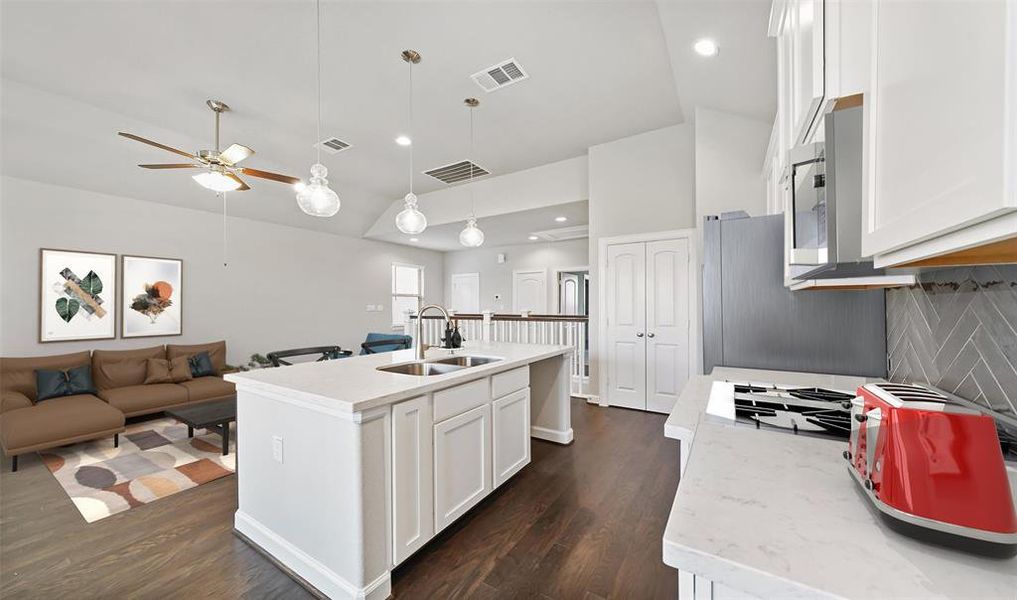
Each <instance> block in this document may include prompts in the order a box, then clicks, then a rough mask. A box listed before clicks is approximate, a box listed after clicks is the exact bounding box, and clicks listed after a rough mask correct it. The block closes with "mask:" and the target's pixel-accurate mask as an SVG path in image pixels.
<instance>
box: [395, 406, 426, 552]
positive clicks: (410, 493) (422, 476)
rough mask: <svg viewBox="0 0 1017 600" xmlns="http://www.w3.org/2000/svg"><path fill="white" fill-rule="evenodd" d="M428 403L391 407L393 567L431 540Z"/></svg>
mask: <svg viewBox="0 0 1017 600" xmlns="http://www.w3.org/2000/svg"><path fill="white" fill-rule="evenodd" d="M431 412H432V411H431V403H430V400H429V399H428V397H427V396H420V397H419V398H413V399H412V400H407V401H405V402H400V403H399V404H396V405H394V406H393V407H392V513H393V514H392V533H393V552H392V560H393V563H394V564H396V565H398V564H399V563H401V562H402V561H404V560H406V558H408V557H409V556H410V555H411V554H413V553H414V552H416V551H417V550H419V549H420V547H421V546H423V545H424V544H426V543H427V541H428V540H430V539H431V538H432V537H434V487H433V486H434V464H433V454H432V450H431V445H432V443H431V439H432V434H433V428H434V425H433V420H432V417H431Z"/></svg>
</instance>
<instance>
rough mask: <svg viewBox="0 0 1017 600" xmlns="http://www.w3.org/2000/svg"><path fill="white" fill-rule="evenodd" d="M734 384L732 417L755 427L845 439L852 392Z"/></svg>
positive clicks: (848, 426)
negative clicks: (733, 410)
mask: <svg viewBox="0 0 1017 600" xmlns="http://www.w3.org/2000/svg"><path fill="white" fill-rule="evenodd" d="M733 383H734V404H735V415H736V417H737V418H738V420H739V421H742V422H747V423H751V424H754V425H755V426H756V427H757V428H763V427H767V428H774V429H777V430H785V431H790V432H792V433H807V434H812V435H820V436H824V437H831V438H835V439H847V437H848V435H850V433H851V400H852V398H854V397H855V395H854V394H853V393H851V392H846V391H841V390H831V389H826V388H819V387H791V386H779V385H761V384H758V383H738V382H733Z"/></svg>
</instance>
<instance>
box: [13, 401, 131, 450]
mask: <svg viewBox="0 0 1017 600" xmlns="http://www.w3.org/2000/svg"><path fill="white" fill-rule="evenodd" d="M123 428H124V415H123V413H122V412H120V411H119V410H117V409H115V408H113V407H112V406H110V405H108V404H106V403H105V402H103V401H102V400H100V399H98V398H96V397H95V396H93V395H91V394H80V395H77V396H63V397H61V398H53V399H52V400H47V401H45V402H40V403H39V404H36V405H34V406H31V407H28V408H25V409H19V410H15V411H11V412H5V413H3V414H2V415H0V441H2V442H3V448H4V451H5V452H6V453H7V454H18V453H20V452H26V451H29V450H39V449H41V448H52V447H55V446H62V445H64V444H69V443H72V442H77V441H82V440H85V439H91V438H92V436H97V435H112V434H113V433H115V432H117V431H118V430H123Z"/></svg>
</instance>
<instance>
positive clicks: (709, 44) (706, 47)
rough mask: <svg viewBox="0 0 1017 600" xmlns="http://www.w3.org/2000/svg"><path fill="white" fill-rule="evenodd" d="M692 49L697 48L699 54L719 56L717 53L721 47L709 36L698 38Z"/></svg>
mask: <svg viewBox="0 0 1017 600" xmlns="http://www.w3.org/2000/svg"><path fill="white" fill-rule="evenodd" d="M692 49H693V50H695V51H696V54H698V55H699V56H717V53H718V52H720V48H718V47H717V42H715V41H713V40H711V39H709V38H703V39H701V40H696V43H695V44H693V45H692Z"/></svg>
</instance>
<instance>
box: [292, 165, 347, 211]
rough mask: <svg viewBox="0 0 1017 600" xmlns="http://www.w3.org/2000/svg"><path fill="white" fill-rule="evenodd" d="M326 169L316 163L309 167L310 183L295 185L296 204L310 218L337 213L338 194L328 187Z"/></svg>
mask: <svg viewBox="0 0 1017 600" xmlns="http://www.w3.org/2000/svg"><path fill="white" fill-rule="evenodd" d="M327 175H328V169H327V168H326V167H325V165H323V164H321V163H317V164H314V165H312V166H311V182H310V183H308V184H306V185H304V184H297V204H298V205H300V210H302V211H304V212H305V213H307V214H309V215H311V216H312V217H331V216H332V215H334V214H336V213H337V212H339V194H337V193H335V192H334V191H332V188H330V187H328V179H326V178H325V177H326V176H327Z"/></svg>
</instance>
